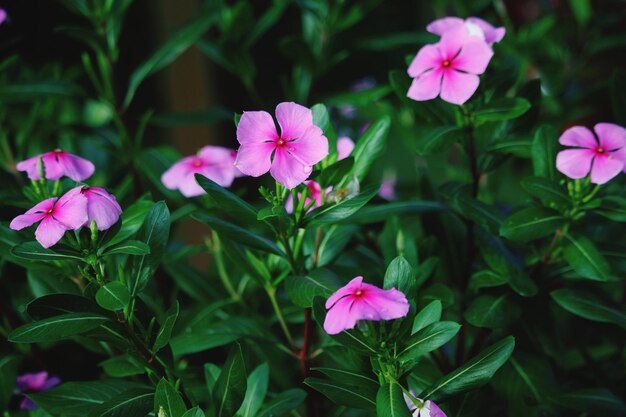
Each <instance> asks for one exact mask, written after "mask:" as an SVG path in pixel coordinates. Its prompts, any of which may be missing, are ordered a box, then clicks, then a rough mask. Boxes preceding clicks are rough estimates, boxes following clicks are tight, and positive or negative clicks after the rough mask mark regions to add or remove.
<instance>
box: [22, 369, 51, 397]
mask: <svg viewBox="0 0 626 417" xmlns="http://www.w3.org/2000/svg"><path fill="white" fill-rule="evenodd" d="M46 379H48V373H47V372H45V371H42V372H36V373H32V374H24V375H20V376H18V377H17V387H18V388H19V389H20V391H22V392H23V391H39V390H40V389H41V387H43V386H44V384H45V383H46Z"/></svg>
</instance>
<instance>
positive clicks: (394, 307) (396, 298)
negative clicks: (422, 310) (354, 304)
mask: <svg viewBox="0 0 626 417" xmlns="http://www.w3.org/2000/svg"><path fill="white" fill-rule="evenodd" d="M363 290H364V294H365V295H364V297H363V298H362V301H363V302H365V303H366V304H367V305H368V306H370V307H371V308H372V309H373V310H374V311H375V312H376V315H377V317H376V318H374V319H373V320H393V319H397V318H400V317H404V316H406V315H407V313H408V312H409V302H408V301H407V299H406V296H405V295H404V294H403V293H402V292H401V291H398V290H396V289H395V288H391V289H389V290H382V289H380V288H378V287H376V286H374V285H371V284H363Z"/></svg>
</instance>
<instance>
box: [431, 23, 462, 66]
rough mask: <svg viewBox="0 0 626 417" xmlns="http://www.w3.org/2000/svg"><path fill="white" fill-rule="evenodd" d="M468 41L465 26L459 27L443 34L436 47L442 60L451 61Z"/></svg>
mask: <svg viewBox="0 0 626 417" xmlns="http://www.w3.org/2000/svg"><path fill="white" fill-rule="evenodd" d="M469 39H470V36H469V34H468V31H467V29H466V28H465V26H460V27H458V28H455V29H452V30H450V31H447V32H445V33H444V34H443V35H442V36H441V40H440V41H439V43H437V44H436V45H437V48H439V51H440V55H441V57H442V58H443V59H448V60H453V59H454V57H455V56H457V54H458V53H459V51H460V50H461V48H463V45H465V43H466V42H467V41H468V40H469Z"/></svg>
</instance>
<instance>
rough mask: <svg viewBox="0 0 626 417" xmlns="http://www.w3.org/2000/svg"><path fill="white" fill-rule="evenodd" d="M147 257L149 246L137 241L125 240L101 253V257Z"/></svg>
mask: <svg viewBox="0 0 626 417" xmlns="http://www.w3.org/2000/svg"><path fill="white" fill-rule="evenodd" d="M118 254H123V255H149V254H150V246H148V245H147V244H146V243H144V242H141V241H139V240H127V241H125V242H121V243H118V244H117V245H114V246H111V247H109V248H108V249H107V250H105V251H104V252H103V253H102V255H101V256H102V257H105V256H110V255H118Z"/></svg>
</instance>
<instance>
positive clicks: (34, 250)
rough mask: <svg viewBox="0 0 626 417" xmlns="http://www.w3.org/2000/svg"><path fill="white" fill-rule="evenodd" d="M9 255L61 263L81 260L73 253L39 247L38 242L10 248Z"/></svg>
mask: <svg viewBox="0 0 626 417" xmlns="http://www.w3.org/2000/svg"><path fill="white" fill-rule="evenodd" d="M11 254H12V255H13V256H16V257H18V258H22V259H28V260H37V261H63V260H68V259H78V260H80V261H82V260H83V258H82V256H80V254H79V253H78V252H75V251H69V250H68V251H63V252H61V251H54V250H52V249H46V248H44V247H43V246H41V243H39V242H25V243H20V244H19V245H17V246H15V247H13V248H11Z"/></svg>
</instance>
